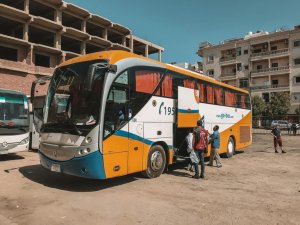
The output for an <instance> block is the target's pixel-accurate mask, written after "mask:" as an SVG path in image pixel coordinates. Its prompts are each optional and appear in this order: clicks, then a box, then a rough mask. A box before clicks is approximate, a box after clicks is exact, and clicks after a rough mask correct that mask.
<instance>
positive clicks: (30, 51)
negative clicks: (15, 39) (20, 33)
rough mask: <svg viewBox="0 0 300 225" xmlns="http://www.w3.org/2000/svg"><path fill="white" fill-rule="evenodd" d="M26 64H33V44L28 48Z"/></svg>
mask: <svg viewBox="0 0 300 225" xmlns="http://www.w3.org/2000/svg"><path fill="white" fill-rule="evenodd" d="M26 64H28V65H32V64H33V46H32V45H30V47H29V48H28V52H27V57H26Z"/></svg>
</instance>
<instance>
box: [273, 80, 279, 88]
mask: <svg viewBox="0 0 300 225" xmlns="http://www.w3.org/2000/svg"><path fill="white" fill-rule="evenodd" d="M277 87H278V80H272V88H277Z"/></svg>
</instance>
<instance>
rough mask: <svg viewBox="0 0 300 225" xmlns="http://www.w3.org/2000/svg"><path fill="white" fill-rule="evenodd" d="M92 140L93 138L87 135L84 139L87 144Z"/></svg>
mask: <svg viewBox="0 0 300 225" xmlns="http://www.w3.org/2000/svg"><path fill="white" fill-rule="evenodd" d="M92 141H93V139H92V138H91V137H87V138H86V139H85V143H87V144H90V143H92Z"/></svg>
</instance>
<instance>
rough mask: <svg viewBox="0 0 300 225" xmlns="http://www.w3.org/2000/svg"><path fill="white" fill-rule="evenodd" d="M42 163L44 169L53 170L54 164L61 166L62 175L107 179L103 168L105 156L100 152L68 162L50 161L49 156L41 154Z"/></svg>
mask: <svg viewBox="0 0 300 225" xmlns="http://www.w3.org/2000/svg"><path fill="white" fill-rule="evenodd" d="M39 155H40V161H41V164H42V166H43V167H45V168H47V169H49V170H51V166H52V165H53V164H57V165H60V170H61V173H64V174H69V175H73V176H77V177H85V178H92V179H105V178H106V176H105V171H104V166H103V156H102V154H101V153H100V151H99V150H98V151H95V152H93V153H91V154H88V155H86V156H82V157H78V158H77V157H74V158H73V159H71V160H68V161H56V160H53V159H49V158H48V157H47V156H45V155H43V154H42V153H41V152H39Z"/></svg>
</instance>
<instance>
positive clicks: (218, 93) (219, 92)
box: [214, 87, 223, 105]
mask: <svg viewBox="0 0 300 225" xmlns="http://www.w3.org/2000/svg"><path fill="white" fill-rule="evenodd" d="M214 104H215V105H223V89H222V88H221V87H214Z"/></svg>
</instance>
